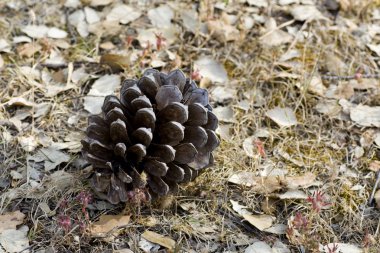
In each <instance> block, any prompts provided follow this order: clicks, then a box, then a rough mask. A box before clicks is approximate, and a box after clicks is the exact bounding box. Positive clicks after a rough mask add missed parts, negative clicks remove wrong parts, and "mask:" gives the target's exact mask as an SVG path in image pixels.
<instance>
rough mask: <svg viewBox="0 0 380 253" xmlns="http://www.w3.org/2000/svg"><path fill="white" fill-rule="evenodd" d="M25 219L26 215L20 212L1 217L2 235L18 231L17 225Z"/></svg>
mask: <svg viewBox="0 0 380 253" xmlns="http://www.w3.org/2000/svg"><path fill="white" fill-rule="evenodd" d="M24 218H25V214H23V213H22V212H20V211H14V212H11V213H4V214H2V215H0V233H2V232H3V231H5V230H8V229H16V227H17V225H20V224H22V223H23V222H24Z"/></svg>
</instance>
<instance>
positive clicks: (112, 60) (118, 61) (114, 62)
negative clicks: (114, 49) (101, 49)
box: [100, 54, 131, 72]
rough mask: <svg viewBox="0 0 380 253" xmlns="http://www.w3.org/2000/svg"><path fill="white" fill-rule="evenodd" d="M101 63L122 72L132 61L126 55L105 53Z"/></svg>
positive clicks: (114, 70)
mask: <svg viewBox="0 0 380 253" xmlns="http://www.w3.org/2000/svg"><path fill="white" fill-rule="evenodd" d="M100 64H106V65H108V66H109V67H110V68H111V69H112V71H113V72H120V71H122V70H124V69H125V68H127V67H128V66H129V65H130V64H131V61H130V59H129V57H128V56H126V55H118V54H104V55H102V56H101V57H100Z"/></svg>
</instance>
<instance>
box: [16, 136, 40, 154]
mask: <svg viewBox="0 0 380 253" xmlns="http://www.w3.org/2000/svg"><path fill="white" fill-rule="evenodd" d="M17 140H18V142H19V143H20V145H21V147H22V148H23V149H24V150H25V151H26V152H32V151H33V150H35V149H36V147H37V146H38V141H37V138H36V137H35V136H33V135H31V136H20V137H18V138H17Z"/></svg>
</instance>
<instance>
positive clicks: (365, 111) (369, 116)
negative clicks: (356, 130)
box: [350, 105, 380, 127]
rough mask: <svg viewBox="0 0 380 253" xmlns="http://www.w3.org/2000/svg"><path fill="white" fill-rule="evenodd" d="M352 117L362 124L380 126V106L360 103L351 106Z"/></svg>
mask: <svg viewBox="0 0 380 253" xmlns="http://www.w3.org/2000/svg"><path fill="white" fill-rule="evenodd" d="M350 118H351V120H353V121H354V122H355V123H357V124H359V125H361V126H366V127H371V126H374V127H380V106H373V107H371V106H368V105H358V106H356V107H353V108H351V110H350Z"/></svg>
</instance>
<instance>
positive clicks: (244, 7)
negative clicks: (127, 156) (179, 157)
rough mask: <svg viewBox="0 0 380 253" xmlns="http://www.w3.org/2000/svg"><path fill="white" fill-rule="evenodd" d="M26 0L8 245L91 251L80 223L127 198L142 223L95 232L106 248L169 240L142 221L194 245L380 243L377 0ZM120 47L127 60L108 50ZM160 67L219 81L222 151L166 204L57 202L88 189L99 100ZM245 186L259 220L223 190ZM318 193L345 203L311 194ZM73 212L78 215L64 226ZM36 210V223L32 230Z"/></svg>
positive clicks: (6, 41)
mask: <svg viewBox="0 0 380 253" xmlns="http://www.w3.org/2000/svg"><path fill="white" fill-rule="evenodd" d="M0 5H1V4H0ZM23 5H24V4H23V3H21V1H18V0H14V1H10V2H7V3H4V4H3V6H1V7H3V8H1V11H0V12H1V14H3V16H4V17H5V18H4V19H1V20H0V23H1V25H0V30H1V32H2V37H1V38H0V52H1V57H0V71H1V78H0V85H1V88H2V89H1V97H2V100H1V101H0V118H1V120H0V129H1V130H0V132H1V135H0V136H1V137H2V141H1V142H0V143H1V145H2V149H0V150H1V151H0V161H1V166H0V173H1V177H0V179H1V180H0V187H1V188H0V189H1V192H2V193H1V205H0V209H1V210H3V211H2V215H4V214H5V213H7V212H8V213H12V211H14V210H17V209H20V211H21V213H23V214H24V215H25V218H24V220H23V222H22V223H20V224H19V225H16V227H14V228H12V229H13V230H12V231H11V232H9V233H8V234H6V235H5V236H3V237H2V239H1V242H0V243H1V247H3V248H4V249H5V248H6V247H7V248H6V250H7V251H9V252H12V250H14V251H15V252H18V251H21V250H24V249H27V248H28V247H29V245H30V246H32V247H33V248H31V250H32V249H33V250H36V251H37V250H41V251H48V250H50V248H53V249H55V250H64V251H78V248H79V247H81V250H84V251H86V249H89V247H90V246H89V244H88V240H90V239H88V238H91V237H92V235H91V233H89V230H88V229H87V230H86V229H84V230H83V231H86V232H83V233H82V232H79V230H80V229H79V227H80V226H83V224H82V223H84V224H90V223H96V220H97V219H98V218H99V217H101V216H102V214H103V212H111V213H112V214H114V213H119V210H121V208H126V209H128V210H127V212H126V213H128V214H129V213H130V214H131V217H130V220H129V223H126V225H125V226H123V227H122V228H118V226H115V227H114V228H113V230H112V229H111V230H112V231H115V233H113V232H110V236H106V237H105V238H102V239H101V240H100V239H99V240H98V238H97V239H96V240H95V241H94V240H92V241H91V243H92V244H91V247H92V248H93V249H94V250H98V251H107V250H115V252H117V251H118V250H119V251H121V250H123V249H125V250H127V249H128V250H129V249H130V250H131V251H133V252H139V251H141V250H145V251H146V252H149V251H155V250H156V251H157V250H160V248H162V247H164V248H165V246H161V245H159V244H156V243H155V242H150V241H149V240H146V239H144V238H143V237H142V236H141V235H142V234H143V233H144V231H147V229H149V230H148V231H150V232H154V233H156V234H157V235H156V234H155V235H154V236H153V238H156V239H157V238H161V235H165V238H166V239H168V240H169V239H171V240H174V241H175V242H177V243H178V246H179V247H180V248H181V249H185V250H186V251H188V252H201V250H208V251H210V252H221V251H223V250H224V251H229V252H244V251H245V250H247V248H249V249H250V250H261V252H263V251H264V249H266V250H271V251H272V252H290V251H289V249H294V248H300V247H306V248H307V249H310V250H314V251H319V250H324V251H326V252H328V250H329V249H332V248H334V247H335V246H336V245H337V246H336V247H339V249H340V250H341V251H342V252H345V250H346V251H347V250H348V252H350V251H353V252H355V251H356V250H359V251H358V252H360V251H371V250H372V251H377V246H376V243H373V241H374V240H375V241H376V240H378V234H376V233H375V232H374V231H376V230H377V226H378V224H377V223H378V222H377V221H378V219H377V218H376V217H377V214H378V209H377V208H374V207H375V205H378V202H379V200H378V199H379V198H378V195H379V194H378V193H377V192H378V189H377V185H376V181H377V180H376V177H377V174H376V173H377V172H378V171H379V168H378V167H379V166H378V164H377V163H378V160H379V154H378V153H379V152H378V149H379V146H380V134H378V131H379V124H378V117H377V113H378V107H379V103H378V101H379V100H378V99H379V82H378V78H379V77H378V71H377V69H378V64H379V61H378V56H379V52H378V51H379V50H378V46H377V45H378V44H379V37H378V34H379V27H378V25H377V23H376V22H377V21H378V20H379V16H380V15H379V13H378V5H377V3H375V2H369V1H334V0H329V1H324V2H323V1H322V2H317V1H293V0H280V1H277V2H276V1H266V0H262V1H239V2H231V1H219V2H213V1H201V2H200V3H199V4H196V3H193V2H186V1H179V2H168V3H166V2H165V3H164V2H161V3H147V2H144V3H142V2H141V3H140V2H137V1H131V2H130V3H121V1H115V0H91V1H87V2H83V1H79V0H65V1H63V2H62V4H49V5H47V4H46V3H44V2H43V1H42V2H38V3H35V4H34V5H33V9H32V10H31V11H30V12H28V15H25V13H24V11H25V10H24V9H23ZM334 6H335V7H334ZM336 6H338V7H336ZM10 24H14V25H10ZM14 27H20V29H19V30H17V29H16V30H15V29H14ZM109 55H116V56H117V59H116V60H115V58H112V57H111V58H109V59H108V60H107V61H104V59H107V56H109ZM102 59H103V60H102ZM99 62H101V63H105V64H98V63H99ZM112 63H115V64H114V65H112ZM116 65H117V67H115V66H116ZM152 66H153V67H155V68H158V69H160V70H163V71H170V70H171V69H174V68H176V67H180V68H182V69H183V70H184V71H185V72H186V74H187V75H189V76H191V77H192V78H194V80H195V81H196V82H198V84H199V85H200V86H201V87H202V88H207V89H209V94H210V101H211V103H212V105H213V107H214V108H215V110H214V111H215V113H216V114H218V115H219V117H220V124H219V128H218V129H217V133H218V134H219V137H220V139H221V141H222V144H221V148H220V149H219V150H218V154H217V155H216V156H215V166H214V167H213V168H212V169H210V170H208V171H207V173H204V174H203V175H201V176H200V177H199V178H198V179H197V181H196V182H195V183H191V184H189V186H185V187H181V189H180V194H179V196H177V197H175V198H173V199H174V200H173V203H171V204H170V203H169V205H168V207H167V208H168V209H167V210H165V211H159V210H157V209H155V206H156V205H155V204H153V205H152V206H151V207H146V206H144V205H138V206H137V207H136V208H134V207H133V206H134V205H133V204H131V203H130V204H128V205H127V206H125V207H119V206H117V207H114V206H111V205H106V204H101V203H102V202H101V200H99V199H98V198H101V196H94V198H95V202H93V205H92V206H91V205H88V208H87V209H86V208H85V210H88V214H89V215H88V219H89V220H86V219H87V218H86V216H85V215H84V213H82V209H81V208H79V209H80V210H79V213H75V214H74V213H71V210H73V209H75V206H76V205H78V202H77V200H73V201H71V202H70V201H69V202H68V207H60V206H65V205H64V204H62V205H61V204H60V203H65V201H63V200H65V199H70V198H72V196H74V195H76V194H77V193H79V192H81V191H83V190H84V189H89V188H88V185H86V184H83V183H82V182H85V177H86V176H88V174H91V173H92V168H91V166H89V167H86V165H85V164H82V165H78V164H80V163H78V162H76V159H77V158H80V154H79V152H80V149H81V144H80V139H81V138H82V135H81V134H82V132H83V130H84V129H85V126H86V124H87V123H86V122H87V117H88V115H89V113H100V112H101V108H100V105H101V102H102V99H104V96H106V95H108V94H114V93H118V92H119V87H120V82H121V81H122V80H123V79H124V78H135V77H139V76H140V75H141V71H143V69H145V68H147V67H152ZM102 78H105V79H102ZM107 78H108V79H107ZM273 122H274V123H275V124H273ZM263 129H264V130H265V131H264V130H263ZM371 131H373V133H371ZM41 151H47V152H48V155H47V156H43V155H42V154H41ZM33 159H34V160H33ZM72 159H74V160H73V161H72V162H71V160H72ZM74 161H75V162H74ZM76 166H84V167H86V168H85V170H83V171H82V170H80V171H78V167H76ZM229 181H231V182H230V183H228V182H229ZM319 191H321V192H322V193H323V195H322V197H321V195H318V194H317V193H316V192H319ZM372 192H374V199H375V201H374V202H373V203H369V200H368V196H370V195H371V193H372ZM315 194H317V195H315ZM233 199H235V200H238V202H237V203H244V205H246V206H247V207H248V208H245V207H244V206H243V207H242V209H243V210H246V211H247V213H245V214H244V215H245V216H246V219H245V218H244V217H243V216H242V215H241V214H239V212H237V211H236V214H234V215H232V216H231V213H230V210H229V208H228V204H227V207H226V206H225V205H223V203H228V201H229V200H233ZM321 199H322V200H323V201H324V200H325V199H327V200H329V201H331V202H333V203H334V205H333V206H332V207H329V208H328V209H324V208H321V209H318V208H317V209H313V208H314V207H318V203H317V202H318V201H320V200H321ZM316 201H317V202H316ZM183 202H185V203H191V204H188V206H187V209H185V208H183V209H182V206H185V205H184V204H183ZM177 203H181V204H180V206H181V208H180V209H177V208H176V207H177ZM193 203H194V204H193ZM367 203H368V204H367ZM90 206H91V208H90ZM157 206H161V205H160V204H157ZM190 206H193V207H190ZM118 208H119V209H118ZM235 208H236V207H235ZM233 209H234V208H233ZM49 210H50V211H49ZM318 210H319V211H318ZM232 212H235V211H232ZM316 212H319V213H318V215H315V214H316ZM358 213H364V214H365V215H364V216H360V215H357V214H358ZM62 215H63V216H64V215H67V216H72V217H70V218H71V222H72V224H76V225H75V226H77V228H78V229H74V230H73V231H70V233H68V234H65V232H64V230H62V229H61V228H60V227H59V224H57V222H56V221H58V220H59V219H58V216H59V217H61V216H62ZM80 217H82V218H80ZM150 217H151V218H153V219H154V220H155V222H154V223H149V222H145V223H144V222H140V223H139V222H136V221H139V220H141V218H143V219H144V218H146V219H148V218H150ZM252 217H253V218H252ZM273 217H274V218H273ZM363 217H364V218H363ZM77 219H78V221H77ZM80 219H84V221H83V220H80ZM110 220H112V218H111V219H110ZM249 221H251V222H252V223H253V224H251V223H250V222H249ZM270 222H271V225H270V227H269V228H266V227H268V226H269V224H270ZM303 222H306V223H303ZM23 223H25V224H28V226H30V225H31V224H33V226H30V228H31V230H30V231H29V232H28V228H27V227H25V226H23V225H22V224H23ZM152 224H153V225H152ZM255 224H256V226H257V227H255ZM303 224H308V225H307V226H304V225H303ZM357 224H360V229H359V228H358V226H357ZM20 226H21V227H20ZM105 227H106V225H105ZM109 227H110V228H112V227H113V225H111V226H109ZM87 228H88V227H87ZM256 228H260V229H262V230H263V231H260V230H259V229H256ZM327 228H334V229H327ZM252 229H254V231H255V233H254V236H252V233H251V232H250V231H252ZM292 229H295V230H292ZM292 231H293V232H294V234H291V232H292ZM347 231H349V233H348V234H347ZM27 233H29V235H33V236H32V237H29V239H30V241H29V239H28V238H27V237H26V235H27ZM124 233H125V234H127V235H128V242H127V241H125V240H123V242H124V241H125V243H120V239H121V238H122V239H124V238H125V237H123V236H124V235H125V234H124ZM268 233H269V234H270V236H271V240H266V239H267V238H266V237H263V235H268ZM284 233H287V234H286V237H287V238H288V240H284V238H285V237H284ZM297 233H298V234H297ZM350 234H355V236H350ZM316 235H318V239H315V236H316ZM11 237H14V238H19V240H17V241H18V243H16V244H13V241H12V240H10V238H11ZM256 237H257V238H256ZM247 238H248V239H247ZM331 238H334V241H335V242H336V243H335V244H332V241H331ZM371 238H372V239H371ZM373 238H375V239H373ZM47 239H48V240H47ZM272 239H273V240H272ZM111 241H112V243H111ZM169 241H170V240H169ZM46 242H49V243H46ZM78 242H80V245H81V246H79V243H78ZM281 243H282V245H281ZM284 244H285V246H284ZM4 245H5V246H4ZM323 245H324V246H323ZM251 246H252V247H251ZM226 247H227V248H226ZM253 252H255V251H253Z"/></svg>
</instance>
